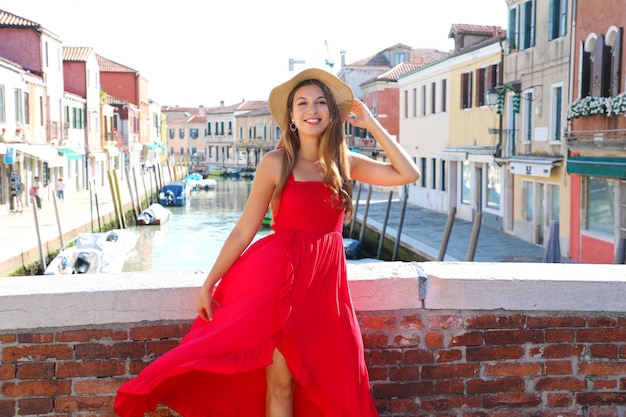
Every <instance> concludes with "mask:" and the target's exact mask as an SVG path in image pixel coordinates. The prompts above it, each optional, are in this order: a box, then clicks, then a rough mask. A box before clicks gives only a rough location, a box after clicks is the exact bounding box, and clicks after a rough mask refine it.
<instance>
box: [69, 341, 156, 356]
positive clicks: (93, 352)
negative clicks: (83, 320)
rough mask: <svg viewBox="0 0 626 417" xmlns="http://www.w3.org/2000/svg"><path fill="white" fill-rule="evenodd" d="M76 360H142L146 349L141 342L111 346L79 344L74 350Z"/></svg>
mask: <svg viewBox="0 0 626 417" xmlns="http://www.w3.org/2000/svg"><path fill="white" fill-rule="evenodd" d="M74 350H75V352H76V359H77V360H82V359H119V358H143V357H144V356H145V355H146V347H145V344H144V343H143V342H139V343H137V342H117V343H113V344H106V345H104V344H100V343H80V344H77V345H76V346H75V348H74Z"/></svg>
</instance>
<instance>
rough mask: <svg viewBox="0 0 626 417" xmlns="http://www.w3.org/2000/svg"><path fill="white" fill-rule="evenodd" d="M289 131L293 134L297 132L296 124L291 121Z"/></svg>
mask: <svg viewBox="0 0 626 417" xmlns="http://www.w3.org/2000/svg"><path fill="white" fill-rule="evenodd" d="M289 130H291V131H292V132H295V131H296V130H298V129H297V128H296V124H295V122H294V121H293V120H292V121H291V123H290V124H289Z"/></svg>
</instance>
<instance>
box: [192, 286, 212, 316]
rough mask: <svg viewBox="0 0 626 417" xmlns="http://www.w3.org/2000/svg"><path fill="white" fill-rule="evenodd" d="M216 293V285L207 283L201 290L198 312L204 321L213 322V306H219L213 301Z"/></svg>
mask: <svg viewBox="0 0 626 417" xmlns="http://www.w3.org/2000/svg"><path fill="white" fill-rule="evenodd" d="M214 291H215V285H211V284H208V282H205V283H204V285H203V286H202V288H201V289H200V296H199V297H198V306H197V307H196V311H198V315H199V316H200V317H201V318H202V319H203V320H204V321H211V320H213V305H217V302H216V301H215V300H213V292H214Z"/></svg>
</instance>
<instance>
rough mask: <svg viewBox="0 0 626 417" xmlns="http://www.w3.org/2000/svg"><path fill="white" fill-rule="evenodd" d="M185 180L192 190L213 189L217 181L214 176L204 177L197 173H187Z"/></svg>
mask: <svg viewBox="0 0 626 417" xmlns="http://www.w3.org/2000/svg"><path fill="white" fill-rule="evenodd" d="M185 181H187V183H188V184H189V186H190V187H191V188H192V189H193V190H206V191H208V190H214V189H215V188H216V187H217V181H216V180H215V179H214V178H204V177H203V176H202V175H201V174H199V173H192V174H189V175H187V177H186V178H185Z"/></svg>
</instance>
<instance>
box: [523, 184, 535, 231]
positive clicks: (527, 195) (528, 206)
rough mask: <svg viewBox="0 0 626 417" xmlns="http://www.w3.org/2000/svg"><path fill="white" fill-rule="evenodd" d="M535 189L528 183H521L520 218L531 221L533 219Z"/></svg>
mask: <svg viewBox="0 0 626 417" xmlns="http://www.w3.org/2000/svg"><path fill="white" fill-rule="evenodd" d="M534 205H535V187H534V183H532V182H530V181H522V218H523V219H524V220H526V221H529V222H530V221H532V220H533V217H534V211H533V207H534Z"/></svg>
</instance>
